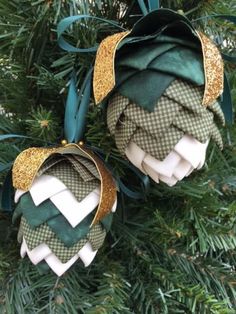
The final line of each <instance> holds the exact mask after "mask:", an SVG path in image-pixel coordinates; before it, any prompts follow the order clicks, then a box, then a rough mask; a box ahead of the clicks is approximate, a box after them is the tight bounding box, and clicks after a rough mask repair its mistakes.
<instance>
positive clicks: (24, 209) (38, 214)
mask: <svg viewBox="0 0 236 314" xmlns="http://www.w3.org/2000/svg"><path fill="white" fill-rule="evenodd" d="M21 215H23V216H24V217H25V219H26V220H27V222H28V224H29V225H30V227H31V228H37V227H38V226H40V225H41V224H43V223H45V222H47V221H48V220H49V219H52V218H54V217H56V216H58V215H61V213H60V211H59V210H58V209H57V207H56V206H55V205H54V204H53V203H52V202H51V201H50V200H46V201H44V202H43V203H41V204H40V205H38V206H35V204H34V202H33V200H32V197H31V195H30V193H26V194H24V195H23V196H22V197H21V198H20V201H19V203H18V205H17V207H16V209H15V211H14V214H13V222H15V221H16V220H17V219H18V218H20V216H21Z"/></svg>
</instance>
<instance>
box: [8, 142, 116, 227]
mask: <svg viewBox="0 0 236 314" xmlns="http://www.w3.org/2000/svg"><path fill="white" fill-rule="evenodd" d="M68 147H76V148H77V149H79V150H80V151H82V152H83V153H84V154H86V156H87V157H88V158H89V159H90V160H92V161H93V162H94V164H95V166H96V168H97V170H98V173H99V175H100V179H101V194H100V201H99V206H98V209H97V212H96V214H95V217H94V219H93V221H92V223H91V227H92V226H93V225H95V224H96V223H98V222H99V221H100V220H101V219H102V218H104V217H105V216H106V215H107V214H108V213H110V211H111V209H112V206H113V205H114V203H115V200H116V184H115V182H114V180H113V177H112V175H111V173H110V172H109V171H108V170H107V169H106V167H105V166H104V164H103V162H102V161H101V160H100V159H99V158H98V157H97V156H96V155H95V154H94V153H93V152H92V151H90V150H89V149H88V148H85V147H83V146H79V145H77V144H67V145H65V146H64V147H55V148H38V147H32V148H28V149H26V150H24V151H23V152H22V153H20V154H19V155H18V156H17V158H16V160H15V162H14V165H13V170H12V178H13V186H14V187H15V188H16V189H20V190H23V191H29V189H30V188H31V185H32V183H33V181H34V179H35V176H36V175H37V172H38V170H39V168H40V167H41V166H42V164H43V163H44V162H45V161H46V159H47V158H48V157H50V156H51V155H52V154H55V153H62V154H63V150H64V149H66V148H68Z"/></svg>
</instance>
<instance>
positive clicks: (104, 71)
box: [93, 31, 130, 104]
mask: <svg viewBox="0 0 236 314" xmlns="http://www.w3.org/2000/svg"><path fill="white" fill-rule="evenodd" d="M129 33H130V31H126V32H121V33H116V34H114V35H111V36H108V37H106V38H105V39H104V40H103V41H102V42H101V44H100V45H99V47H98V50H97V54H96V60H95V65H94V75H93V92H94V99H95V103H96V104H98V103H100V102H101V101H102V100H103V99H104V98H105V97H106V96H107V95H108V94H109V92H110V91H111V90H112V89H113V87H114V86H115V55H116V48H117V46H118V45H119V43H120V42H121V41H122V39H124V38H125V37H126V36H127V35H128V34H129Z"/></svg>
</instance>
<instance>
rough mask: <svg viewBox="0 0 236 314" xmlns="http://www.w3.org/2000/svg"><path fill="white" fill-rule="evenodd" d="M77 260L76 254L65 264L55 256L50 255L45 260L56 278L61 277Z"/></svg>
mask: <svg viewBox="0 0 236 314" xmlns="http://www.w3.org/2000/svg"><path fill="white" fill-rule="evenodd" d="M78 258H79V256H78V254H76V255H75V256H73V257H72V258H71V259H70V260H69V261H68V262H67V263H62V262H61V261H60V260H59V259H58V258H57V257H56V255H55V254H53V253H52V254H50V255H49V256H47V257H46V258H45V262H46V263H47V264H48V266H49V267H50V268H51V269H52V270H53V271H54V273H55V274H57V276H58V277H60V276H62V275H63V274H64V273H65V272H66V271H67V270H68V269H69V268H70V267H71V266H72V265H73V264H74V263H75V262H76V261H77V259H78Z"/></svg>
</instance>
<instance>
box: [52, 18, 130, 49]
mask: <svg viewBox="0 0 236 314" xmlns="http://www.w3.org/2000/svg"><path fill="white" fill-rule="evenodd" d="M83 19H86V20H89V19H90V20H97V21H100V22H105V23H107V24H110V25H113V26H115V27H117V28H119V29H121V30H125V28H123V27H122V26H120V25H119V24H118V23H116V22H115V21H112V20H107V19H103V18H100V17H96V16H91V15H74V16H69V17H66V18H64V19H63V20H61V21H60V22H59V23H58V25H57V36H58V45H59V46H60V47H61V48H62V49H64V50H66V51H68V52H83V53H84V52H85V53H89V52H96V51H97V48H98V45H96V46H94V47H89V48H77V47H74V46H73V45H71V44H69V43H68V42H67V41H66V40H65V39H64V38H63V36H62V34H63V33H64V32H65V30H66V29H67V28H68V27H69V26H71V25H72V24H73V23H74V22H78V21H80V20H83ZM84 27H86V25H84Z"/></svg>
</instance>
